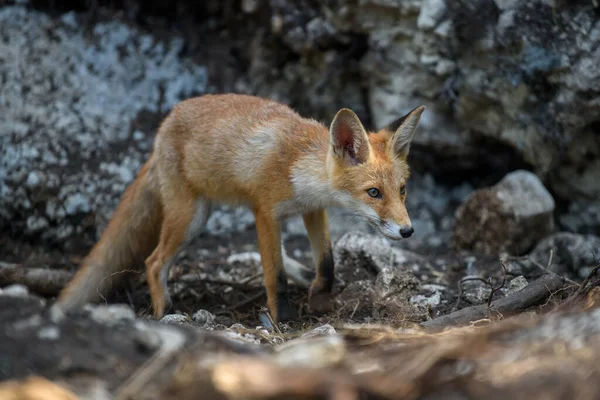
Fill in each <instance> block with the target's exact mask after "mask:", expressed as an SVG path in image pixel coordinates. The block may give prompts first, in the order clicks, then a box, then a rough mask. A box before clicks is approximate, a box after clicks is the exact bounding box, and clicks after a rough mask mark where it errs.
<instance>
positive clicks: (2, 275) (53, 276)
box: [0, 261, 73, 296]
mask: <svg viewBox="0 0 600 400" xmlns="http://www.w3.org/2000/svg"><path fill="white" fill-rule="evenodd" d="M71 278H73V274H72V273H71V272H68V271H62V270H58V269H48V268H28V267H24V266H22V265H19V264H11V263H6V262H1V261H0V287H2V286H7V285H12V284H15V283H18V284H21V285H25V286H27V287H28V288H29V289H30V290H31V291H33V292H36V293H40V294H44V295H49V296H54V295H57V294H58V293H59V292H60V291H61V290H62V288H63V287H65V286H66V284H67V283H68V282H69V281H70V280H71Z"/></svg>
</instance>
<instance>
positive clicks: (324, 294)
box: [308, 284, 333, 313]
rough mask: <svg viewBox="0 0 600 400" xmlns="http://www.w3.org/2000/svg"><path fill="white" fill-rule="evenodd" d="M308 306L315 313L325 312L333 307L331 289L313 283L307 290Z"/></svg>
mask: <svg viewBox="0 0 600 400" xmlns="http://www.w3.org/2000/svg"><path fill="white" fill-rule="evenodd" d="M308 307H309V308H310V310H311V311H313V312H317V313H326V312H329V311H331V310H332V309H333V295H332V294H331V291H328V290H324V289H323V288H320V287H319V285H315V284H313V285H312V286H311V287H310V291H309V292H308Z"/></svg>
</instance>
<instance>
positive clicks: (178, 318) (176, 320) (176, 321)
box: [160, 314, 190, 325]
mask: <svg viewBox="0 0 600 400" xmlns="http://www.w3.org/2000/svg"><path fill="white" fill-rule="evenodd" d="M189 321H190V319H189V318H188V317H187V316H186V315H181V314H167V315H165V316H164V317H162V319H161V320H160V322H161V323H163V324H172V325H184V324H187V323H188V322H189Z"/></svg>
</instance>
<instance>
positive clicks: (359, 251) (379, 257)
mask: <svg viewBox="0 0 600 400" xmlns="http://www.w3.org/2000/svg"><path fill="white" fill-rule="evenodd" d="M334 260H335V263H336V270H337V271H338V272H339V273H340V274H342V275H344V276H346V275H350V276H363V277H365V278H368V277H373V276H376V275H377V274H379V273H380V272H381V271H383V270H385V269H388V268H397V267H403V268H411V269H412V267H413V266H414V267H415V268H419V266H420V265H426V264H427V261H426V260H425V259H424V258H423V257H421V256H420V255H418V254H416V253H413V252H411V251H408V250H402V249H398V248H394V247H392V246H391V244H390V242H389V241H388V239H386V238H384V237H383V236H380V235H377V236H375V235H369V234H366V233H362V232H348V233H347V234H346V235H344V236H342V237H341V238H340V239H339V240H338V241H337V242H336V243H335V246H334ZM349 280H350V279H349Z"/></svg>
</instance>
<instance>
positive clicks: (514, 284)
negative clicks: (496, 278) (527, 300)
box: [506, 275, 529, 295]
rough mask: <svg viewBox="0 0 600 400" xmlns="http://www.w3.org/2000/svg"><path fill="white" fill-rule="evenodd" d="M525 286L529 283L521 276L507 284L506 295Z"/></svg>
mask: <svg viewBox="0 0 600 400" xmlns="http://www.w3.org/2000/svg"><path fill="white" fill-rule="evenodd" d="M527 285H529V282H527V279H525V277H524V276H523V275H520V276H517V277H516V278H514V279H513V280H512V281H510V283H509V284H508V287H507V288H506V294H507V295H509V294H513V293H516V292H518V291H520V290H521V289H524V288H525V287H527Z"/></svg>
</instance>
